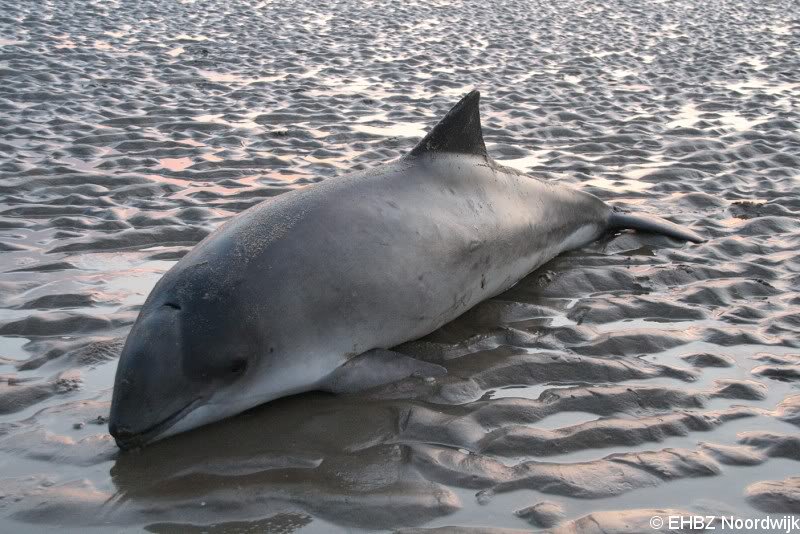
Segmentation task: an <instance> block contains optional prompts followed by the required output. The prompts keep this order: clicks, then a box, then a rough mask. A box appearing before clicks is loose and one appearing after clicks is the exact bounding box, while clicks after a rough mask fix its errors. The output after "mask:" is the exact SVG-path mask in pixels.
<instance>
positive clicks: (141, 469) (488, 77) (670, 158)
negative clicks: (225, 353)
mask: <svg viewBox="0 0 800 534" xmlns="http://www.w3.org/2000/svg"><path fill="white" fill-rule="evenodd" d="M798 51H800V11H798V9H797V5H796V3H795V2H793V1H789V0H776V1H774V2H769V3H755V2H746V1H744V0H730V1H727V0H726V1H723V0H713V1H709V2H703V1H700V0H677V1H674V2H661V1H645V2H638V1H633V0H611V1H604V2H599V3H598V2H589V1H584V0H564V1H559V2H517V1H511V2H502V3H487V2H474V1H452V2H448V1H438V0H433V1H426V2H414V1H411V2H360V1H354V0H343V1H334V2H308V1H305V0H298V1H296V2H272V1H268V0H265V1H260V2H259V1H257V0H252V1H228V2H222V1H203V0H196V1H192V0H182V1H173V0H168V1H151V0H141V1H135V2H134V1H122V0H120V1H99V0H98V1H76V0H42V1H40V2H18V1H13V0H0V80H2V83H0V134H2V135H0V532H15V533H16V532H20V533H26V532H31V533H34V532H36V533H38V532H42V531H48V530H58V531H67V532H141V531H142V530H144V531H148V532H156V533H172V532H213V533H221V532H280V533H290V532H298V533H336V532H374V531H400V532H405V533H407V534H410V533H412V532H413V533H424V532H445V533H446V532H449V533H470V532H474V533H478V532H480V533H487V532H488V533H496V534H500V533H512V532H531V531H535V532H539V531H547V532H554V533H563V534H566V533H595V532H597V533H599V532H605V533H642V532H658V531H662V532H669V531H672V532H689V531H692V530H691V529H685V528H684V529H683V530H674V529H673V530H669V524H668V522H665V523H664V525H663V526H662V528H659V529H653V528H651V526H652V523H651V518H652V517H654V516H657V517H668V516H670V515H672V516H676V515H682V516H688V515H702V516H709V515H714V516H731V515H732V516H736V517H740V518H764V517H767V516H768V515H771V516H773V517H781V516H783V515H786V514H795V515H796V514H800V477H799V476H798V473H800V471H799V470H798V463H797V462H798V460H800V432H798V426H800V336H798V332H800V135H798V131H800V111H798V109H799V107H798V106H800V53H799V52H798ZM473 88H477V89H479V90H480V91H481V93H482V96H483V98H482V102H481V112H482V121H483V129H484V136H485V140H486V144H487V148H488V150H489V153H490V154H491V155H492V156H493V157H494V158H495V159H497V160H498V161H500V162H501V163H502V164H504V165H507V166H512V167H515V168H517V169H520V170H523V171H525V172H528V173H530V174H532V175H535V176H538V177H541V178H544V179H547V180H552V181H554V182H558V183H562V184H569V185H571V186H573V187H576V188H579V189H582V190H584V191H587V192H590V193H593V194H595V195H597V196H599V197H600V198H602V199H603V200H605V201H607V202H610V203H612V204H615V205H617V206H620V207H623V208H628V209H635V210H638V211H644V212H649V213H652V214H656V215H659V216H662V217H667V218H669V219H670V220H672V221H674V222H676V223H679V224H683V225H686V226H689V227H691V228H692V229H693V230H695V231H697V232H699V233H701V234H703V235H704V236H705V237H706V238H707V239H708V241H707V242H706V243H703V244H699V245H694V244H689V243H683V242H678V241H675V240H671V239H669V238H666V237H663V236H655V235H648V234H642V233H630V232H624V233H620V234H618V235H609V236H607V237H606V238H604V239H602V240H600V241H598V242H596V243H593V244H591V245H589V246H587V247H585V248H583V249H581V250H578V251H574V252H571V253H568V254H565V255H562V256H559V257H557V258H556V259H554V260H552V261H551V262H549V263H548V264H546V265H544V266H543V267H542V268H540V269H538V270H537V271H535V272H534V273H532V274H531V275H530V276H528V277H527V278H525V279H524V280H523V281H522V282H520V283H519V284H517V285H516V286H515V287H514V288H512V289H511V290H509V291H507V292H505V293H503V294H501V295H499V296H497V297H495V298H492V299H490V300H488V301H485V302H483V303H482V304H480V305H478V306H477V307H475V308H473V309H472V310H471V311H469V312H467V313H466V314H465V315H463V316H462V317H460V318H459V319H457V320H455V321H454V322H452V323H450V324H448V325H446V326H445V327H443V328H441V329H440V330H438V331H436V332H434V333H433V334H431V335H429V336H426V337H425V338H423V339H421V340H417V341H413V342H409V343H407V344H405V345H402V346H400V347H398V348H397V350H399V351H401V352H404V353H406V354H410V355H414V356H416V357H419V358H421V359H425V360H428V361H431V362H435V363H439V364H441V365H443V366H445V367H446V368H447V370H448V375H447V376H446V377H443V378H439V379H436V380H434V381H424V380H418V379H409V380H406V381H403V382H400V383H396V384H392V385H389V386H385V387H382V388H379V389H376V390H373V391H370V392H368V393H365V394H360V395H339V396H334V395H330V394H324V393H309V394H304V395H298V396H294V397H290V398H285V399H281V400H278V401H275V402H271V403H268V404H266V405H263V406H260V407H258V408H256V409H253V410H251V411H249V412H247V413H245V414H242V415H240V416H238V417H235V418H232V419H229V420H226V421H223V422H221V423H218V424H214V425H212V426H209V427H205V428H201V429H198V430H196V431H193V432H189V433H186V434H183V435H179V436H176V437H175V438H172V439H169V440H165V441H163V442H159V443H157V444H154V445H153V446H151V447H146V448H144V449H142V450H140V451H135V452H131V453H125V454H122V453H120V452H119V450H118V449H117V447H116V445H115V444H114V441H113V439H112V438H111V436H110V435H108V433H107V416H108V413H109V406H110V399H111V391H112V384H113V378H114V372H115V369H116V362H117V359H118V357H119V354H120V351H121V348H122V345H123V343H124V339H125V336H126V334H127V332H128V331H129V330H130V328H131V325H132V324H133V321H134V320H135V318H136V316H137V313H138V310H139V308H140V307H141V305H142V303H143V302H144V299H145V298H146V296H147V294H148V292H149V291H150V289H151V288H152V287H153V285H154V284H155V282H156V281H157V280H158V279H159V277H160V276H161V275H162V274H163V273H164V272H165V271H166V270H167V269H169V268H170V267H171V266H172V265H173V264H174V263H175V262H176V261H177V260H178V259H180V258H181V257H182V256H183V255H184V254H185V253H186V252H187V251H188V250H189V249H191V247H192V246H193V245H194V244H196V243H197V242H198V241H200V240H201V239H202V238H203V237H205V236H206V235H208V234H209V233H210V232H211V231H213V229H214V228H216V227H217V226H219V225H220V224H221V223H222V222H224V221H225V220H227V219H229V218H230V217H232V216H234V215H236V214H237V213H239V212H241V211H243V210H245V209H247V208H248V207H250V206H253V205H255V204H256V203H259V202H262V201H265V200H268V199H269V198H271V197H275V196H277V195H280V194H282V193H284V192H287V191H291V190H294V189H298V188H304V187H308V186H309V185H311V184H313V183H315V182H317V181H320V180H336V179H337V176H340V175H342V174H344V173H347V172H349V171H353V170H359V169H365V168H369V167H371V166H376V165H378V164H381V163H384V162H386V161H389V160H391V159H393V158H396V157H398V156H401V155H403V154H404V153H406V152H407V151H409V150H410V149H411V148H412V147H413V146H414V144H415V143H416V142H417V141H418V140H419V139H420V138H421V137H422V136H423V135H424V133H425V131H426V130H427V129H428V128H430V127H431V126H433V124H435V122H436V121H437V120H438V119H439V118H440V117H441V116H442V115H443V114H444V112H446V111H447V110H448V109H449V108H450V106H452V105H453V104H454V103H455V102H456V101H457V100H458V99H459V98H460V96H462V95H463V94H464V93H466V92H467V91H469V90H471V89H473ZM398 261H402V258H398Z"/></svg>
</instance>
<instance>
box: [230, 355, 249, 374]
mask: <svg viewBox="0 0 800 534" xmlns="http://www.w3.org/2000/svg"><path fill="white" fill-rule="evenodd" d="M245 369H247V360H245V359H244V358H240V359H238V360H234V361H233V363H231V373H233V374H237V375H238V374H240V373H243V372H244V371H245Z"/></svg>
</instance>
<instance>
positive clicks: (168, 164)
mask: <svg viewBox="0 0 800 534" xmlns="http://www.w3.org/2000/svg"><path fill="white" fill-rule="evenodd" d="M158 162H159V163H160V164H161V166H162V167H164V168H166V169H169V170H171V171H175V172H178V171H182V170H183V169H185V168H187V167H191V166H192V159H191V158H163V159H160V160H158Z"/></svg>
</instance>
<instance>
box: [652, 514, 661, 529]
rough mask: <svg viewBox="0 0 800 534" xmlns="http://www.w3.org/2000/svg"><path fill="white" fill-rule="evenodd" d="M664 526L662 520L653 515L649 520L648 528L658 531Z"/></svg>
mask: <svg viewBox="0 0 800 534" xmlns="http://www.w3.org/2000/svg"><path fill="white" fill-rule="evenodd" d="M663 526H664V519H662V518H661V517H659V516H657V515H654V516H653V517H651V518H650V528H655V529H659V528H661V527H663Z"/></svg>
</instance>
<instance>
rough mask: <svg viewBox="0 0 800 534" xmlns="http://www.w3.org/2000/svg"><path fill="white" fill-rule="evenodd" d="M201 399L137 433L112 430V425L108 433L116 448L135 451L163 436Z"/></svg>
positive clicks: (118, 429) (122, 429)
mask: <svg viewBox="0 0 800 534" xmlns="http://www.w3.org/2000/svg"><path fill="white" fill-rule="evenodd" d="M202 400H203V399H201V398H197V399H194V400H192V401H190V402H189V403H188V404H187V405H186V406H184V407H183V408H181V409H180V410H178V411H177V412H175V413H173V414H172V415H170V416H169V417H167V418H166V419H163V420H161V421H160V422H158V423H156V424H154V425H152V426H149V427H147V428H146V429H144V430H142V431H139V432H135V433H134V432H128V431H127V430H125V428H124V427H122V428H114V426H115V425H114V424H113V423H112V424H111V425H109V432H110V433H111V435H112V436H114V440H115V441H116V442H117V447H119V448H120V449H122V450H124V451H127V450H131V449H136V448H138V447H141V446H143V445H146V444H147V443H148V442H150V441H152V439H153V438H155V437H156V436H158V435H159V434H163V433H164V432H166V431H167V430H168V429H169V428H170V427H171V426H172V425H174V424H175V423H177V422H178V421H180V420H181V419H182V418H183V417H184V416H185V415H186V414H187V413H189V412H190V411H192V410H193V409H194V407H195V406H196V405H197V404H198V403H199V402H200V401H202Z"/></svg>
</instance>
